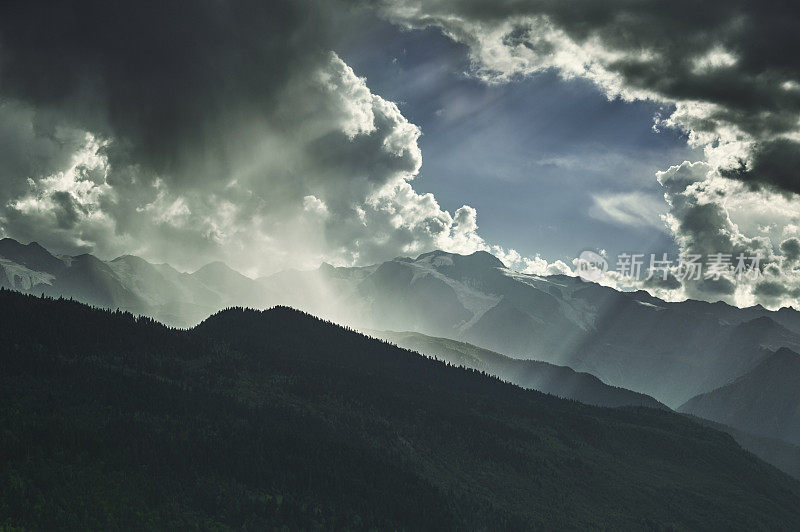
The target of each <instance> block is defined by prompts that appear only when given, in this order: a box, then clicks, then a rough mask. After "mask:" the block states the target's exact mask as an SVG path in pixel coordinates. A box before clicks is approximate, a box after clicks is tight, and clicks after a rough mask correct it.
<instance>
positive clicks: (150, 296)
mask: <svg viewBox="0 0 800 532" xmlns="http://www.w3.org/2000/svg"><path fill="white" fill-rule="evenodd" d="M0 286H4V287H7V288H12V289H15V290H19V291H22V292H27V293H33V294H41V293H44V294H45V295H50V296H65V297H72V298H75V299H77V300H79V301H83V302H85V303H89V304H91V305H95V306H99V307H105V308H111V309H114V308H120V309H124V310H128V311H131V312H134V313H137V314H143V315H148V316H151V317H153V318H155V319H158V320H159V321H163V322H165V323H168V324H170V325H174V326H178V327H188V326H191V325H194V324H196V323H198V322H199V321H201V320H202V319H204V318H206V317H207V316H208V315H209V314H212V313H213V312H216V311H217V310H220V309H223V308H225V307H228V306H233V305H246V306H251V307H254V308H263V307H265V306H266V303H265V299H266V289H265V288H264V287H262V286H261V285H259V284H258V283H257V282H256V281H254V280H253V279H249V278H247V277H245V276H244V275H242V274H240V273H238V272H236V271H234V270H232V269H231V268H229V267H227V266H225V265H224V264H222V263H212V264H209V265H207V266H205V267H203V268H200V269H199V270H198V271H196V272H194V273H182V272H179V271H177V270H175V269H174V268H172V267H171V266H169V265H167V264H159V265H156V264H151V263H149V262H147V261H146V260H144V259H142V258H139V257H136V256H133V255H123V256H121V257H117V258H116V259H113V260H110V261H102V260H100V259H98V258H96V257H94V256H93V255H89V254H83V255H78V256H64V257H57V256H55V255H52V254H51V253H50V252H48V251H47V250H46V249H44V248H43V247H42V246H40V245H39V244H37V243H36V242H32V243H30V244H27V245H24V244H20V243H19V242H17V241H15V240H12V239H10V238H5V239H2V240H0Z"/></svg>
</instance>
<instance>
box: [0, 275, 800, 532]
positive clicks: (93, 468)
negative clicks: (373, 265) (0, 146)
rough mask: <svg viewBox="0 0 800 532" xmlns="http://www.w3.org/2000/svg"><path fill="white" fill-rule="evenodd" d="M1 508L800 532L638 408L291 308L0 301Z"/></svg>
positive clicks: (261, 522)
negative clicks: (140, 311) (531, 385)
mask: <svg viewBox="0 0 800 532" xmlns="http://www.w3.org/2000/svg"><path fill="white" fill-rule="evenodd" d="M0 345H2V346H3V349H2V350H0V368H2V371H0V397H2V399H3V408H2V409H0V427H2V430H3V434H4V437H3V438H2V440H0V451H1V452H2V456H3V468H2V472H0V482H2V486H3V489H1V490H0V514H1V515H3V520H4V525H6V526H9V527H12V528H15V527H23V528H31V529H82V528H101V529H102V528H127V529H140V528H223V527H233V528H249V529H267V528H282V527H285V528H289V529H309V528H370V529H371V528H392V529H399V528H421V527H426V528H436V529H483V528H504V529H509V528H515V529H521V528H525V529H531V528H541V527H545V526H546V527H556V528H573V529H574V528H611V529H620V528H624V529H642V528H648V529H665V528H672V529H699V528H704V527H707V526H709V524H713V526H714V527H719V528H724V529H753V528H769V529H797V528H798V527H799V526H800V514H798V512H797V508H798V507H800V484H798V483H797V482H796V481H794V480H792V479H790V478H789V477H788V476H786V475H784V474H783V473H780V472H779V471H778V470H776V469H774V468H773V467H772V466H769V465H767V464H765V463H764V462H761V461H760V460H758V459H757V458H755V457H754V456H753V455H751V454H749V453H747V452H745V451H743V450H742V449H741V448H740V447H739V446H738V445H737V444H736V443H735V442H734V441H733V439H732V438H730V437H729V436H728V435H726V434H723V433H721V432H718V431H716V430H713V429H710V428H707V427H703V426H701V425H699V424H697V423H694V422H692V421H690V420H688V419H686V418H685V417H684V416H681V415H678V414H675V413H672V412H668V411H665V410H661V409H651V408H641V407H640V408H622V409H610V408H598V407H592V406H587V405H584V404H581V403H578V402H575V401H568V400H563V399H559V398H556V397H553V396H550V395H545V394H541V393H539V392H535V391H531V390H524V389H522V388H519V387H517V386H514V385H511V384H508V383H504V382H502V381H500V380H499V379H497V378H494V377H490V376H487V375H485V374H483V373H481V372H478V371H475V370H469V369H463V368H457V367H453V366H452V365H448V364H446V363H444V362H440V361H435V360H432V359H429V358H426V357H423V356H421V355H418V354H416V353H413V352H410V351H407V350H404V349H400V348H398V347H394V346H391V345H389V344H386V343H383V342H380V341H378V340H374V339H370V338H368V337H365V336H362V335H360V334H358V333H356V332H354V331H351V330H348V329H344V328H342V327H339V326H336V325H334V324H331V323H329V322H325V321H322V320H319V319H317V318H314V317H311V316H309V315H306V314H303V313H301V312H298V311H295V310H292V309H288V308H283V307H279V308H275V309H272V310H268V311H265V312H258V311H251V310H243V309H231V310H226V311H223V312H221V313H218V314H216V315H214V316H212V317H211V318H209V319H208V320H206V321H204V322H203V323H202V324H201V325H199V326H198V327H196V328H194V329H192V330H185V331H184V330H174V329H169V328H167V327H164V326H162V325H160V324H158V323H156V322H154V321H152V320H150V319H148V318H136V317H134V316H133V315H131V314H128V313H124V312H118V311H115V312H111V311H106V310H96V309H91V308H89V307H87V306H85V305H82V304H79V303H77V302H72V301H68V300H60V301H59V300H50V299H41V298H37V297H34V296H25V295H21V294H19V293H16V292H11V291H8V290H3V291H0Z"/></svg>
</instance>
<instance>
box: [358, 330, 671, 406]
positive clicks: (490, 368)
mask: <svg viewBox="0 0 800 532" xmlns="http://www.w3.org/2000/svg"><path fill="white" fill-rule="evenodd" d="M370 334H371V335H373V336H376V337H378V338H381V339H383V340H386V341H388V342H391V343H393V344H395V345H397V346H399V347H403V348H405V349H410V350H412V351H417V352H418V353H422V354H424V355H428V356H432V357H434V358H436V359H437V360H443V361H445V362H448V363H450V364H453V365H456V366H463V367H465V368H471V369H476V370H478V371H483V372H486V373H488V374H490V375H494V376H497V377H499V378H500V379H502V380H504V381H507V382H510V383H513V384H516V385H517V386H521V387H523V388H528V389H531V390H538V391H540V392H544V393H550V394H553V395H557V396H559V397H563V398H565V399H573V400H575V401H580V402H582V403H586V404H590V405H597V406H608V407H619V406H646V407H650V408H664V409H667V407H666V406H665V405H664V404H662V403H660V402H658V401H656V400H655V399H653V398H652V397H650V396H649V395H645V394H641V393H636V392H632V391H630V390H626V389H624V388H617V387H614V386H609V385H607V384H605V383H604V382H603V381H601V380H600V379H598V378H597V377H595V376H594V375H590V374H588V373H579V372H577V371H574V370H573V369H571V368H568V367H566V366H556V365H554V364H549V363H547V362H540V361H538V360H518V359H514V358H510V357H507V356H505V355H502V354H500V353H495V352H494V351H489V350H488V349H481V348H480V347H476V346H474V345H471V344H468V343H464V342H457V341H455V340H449V339H447V338H435V337H431V336H426V335H424V334H420V333H414V332H391V331H378V332H371V333H370Z"/></svg>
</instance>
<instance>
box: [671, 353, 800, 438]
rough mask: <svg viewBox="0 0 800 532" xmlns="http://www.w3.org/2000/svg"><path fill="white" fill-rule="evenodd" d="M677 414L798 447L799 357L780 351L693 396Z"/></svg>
mask: <svg viewBox="0 0 800 532" xmlns="http://www.w3.org/2000/svg"><path fill="white" fill-rule="evenodd" d="M680 411H681V412H686V413H689V414H693V415H695V416H699V417H703V418H706V419H710V420H713V421H718V422H720V423H724V424H726V425H730V426H731V427H735V428H738V429H741V430H745V431H748V432H751V433H753V434H761V435H764V436H768V437H771V438H777V439H781V440H784V441H788V442H790V443H793V444H795V445H800V355H799V354H797V353H795V352H793V351H790V350H789V349H779V350H778V351H776V352H775V353H772V354H770V355H769V356H767V357H766V358H765V359H764V360H763V361H762V362H761V363H760V364H759V365H758V366H756V367H755V368H753V369H752V370H751V371H749V372H747V373H746V374H745V375H743V376H741V377H739V378H738V379H736V380H735V381H734V382H732V383H730V384H728V385H726V386H722V387H721V388H718V389H716V390H713V391H711V392H708V393H704V394H701V395H698V396H697V397H693V398H692V399H690V400H689V401H687V402H686V403H685V404H683V405H682V406H681V407H680Z"/></svg>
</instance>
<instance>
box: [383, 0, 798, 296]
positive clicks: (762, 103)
mask: <svg viewBox="0 0 800 532" xmlns="http://www.w3.org/2000/svg"><path fill="white" fill-rule="evenodd" d="M380 6H381V7H380V9H381V11H382V13H383V14H384V16H386V17H387V18H388V19H390V20H393V21H394V22H396V23H398V24H401V25H404V26H406V27H411V28H422V27H438V28H440V29H441V30H442V31H443V32H444V33H445V34H446V35H448V36H450V37H451V38H452V39H454V40H457V41H459V42H462V43H464V44H466V45H467V46H468V47H469V50H470V54H471V58H472V63H473V74H474V75H475V76H477V77H479V78H481V79H483V80H484V81H486V82H487V83H508V82H513V81H514V80H515V79H517V78H519V77H524V76H531V75H536V74H537V73H540V72H544V71H548V70H555V71H557V72H559V73H560V75H561V76H563V77H564V78H573V77H581V78H586V79H589V80H591V81H593V82H594V83H595V84H596V86H597V87H598V89H599V90H601V91H603V92H604V93H605V94H606V95H607V96H608V98H612V99H613V98H620V99H622V100H627V101H633V100H650V101H655V102H659V103H661V104H663V105H664V108H663V109H664V111H663V114H662V115H659V116H656V117H655V119H654V128H655V129H656V130H658V129H660V128H676V129H678V130H681V131H683V132H685V133H686V134H687V136H688V142H689V143H690V145H691V146H692V147H696V148H702V150H703V151H704V154H705V158H704V160H702V161H696V162H694V163H690V162H686V163H683V164H677V165H676V166H673V167H671V168H669V169H666V170H665V171H664V172H661V173H659V175H658V179H659V181H660V182H661V184H662V186H664V189H665V199H666V201H667V205H668V208H669V212H668V213H667V214H666V215H665V216H664V222H665V223H666V227H667V228H668V230H669V231H670V232H671V233H672V234H673V236H674V238H675V240H676V242H677V244H678V246H679V248H680V251H681V252H682V253H684V254H694V253H698V254H703V255H704V256H705V255H708V254H714V253H725V254H732V255H734V256H736V255H737V254H739V253H746V254H756V253H757V254H760V255H762V256H763V262H762V271H761V274H762V275H761V280H760V281H759V282H734V281H733V280H731V279H730V277H729V276H727V275H726V276H723V278H722V280H709V281H706V280H704V279H701V280H700V281H698V282H688V283H686V284H681V283H678V282H677V280H676V279H674V278H671V279H670V282H668V283H662V284H661V285H655V284H653V283H650V284H649V285H644V284H641V283H640V284H638V285H635V286H629V287H628V288H640V287H645V288H647V289H649V290H651V291H652V292H654V293H657V294H658V295H661V296H662V297H667V298H670V299H675V298H685V297H694V298H699V299H711V300H716V299H724V300H726V301H729V302H732V303H737V304H741V305H746V304H754V303H763V304H766V305H768V306H771V307H774V306H780V305H786V304H795V305H796V304H797V297H798V295H799V294H800V292H798V289H797V287H798V277H797V271H796V270H795V265H796V258H795V254H794V249H795V248H794V242H795V240H794V239H795V238H797V235H796V232H797V226H798V214H800V201H798V197H797V193H798V192H800V172H798V164H799V163H800V59H798V56H797V54H795V53H793V51H794V50H797V49H800V34H799V33H798V32H797V31H796V23H797V20H798V14H799V13H798V7H797V6H796V5H794V4H793V3H790V2H779V1H775V2H748V1H733V2H729V1H726V2H721V1H719V2H718V1H712V2H704V3H702V4H697V3H696V2H683V1H678V2H659V1H640V2H629V1H625V0H619V1H612V2H593V1H591V0H586V1H576V2H560V1H555V0H553V1H549V0H543V1H538V2H520V1H516V0H506V1H499V2H492V3H491V4H487V3H485V2H479V1H476V0H467V1H454V0H432V1H414V0H408V1H403V2H386V3H381V4H380ZM635 196H636V195H635V193H631V194H627V195H626V194H622V195H617V196H614V197H597V198H595V205H594V206H593V208H592V213H593V216H595V217H597V218H600V219H604V220H607V221H609V220H614V221H617V222H621V223H625V224H637V223H644V222H643V220H644V219H647V217H646V216H642V209H646V210H648V211H652V210H656V209H655V207H653V206H649V207H648V206H644V205H642V204H641V202H639V201H637V198H636V197H635ZM608 282H611V283H612V284H619V285H620V286H621V280H620V279H617V278H615V277H614V276H613V275H611V276H610V277H609V279H608Z"/></svg>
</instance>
